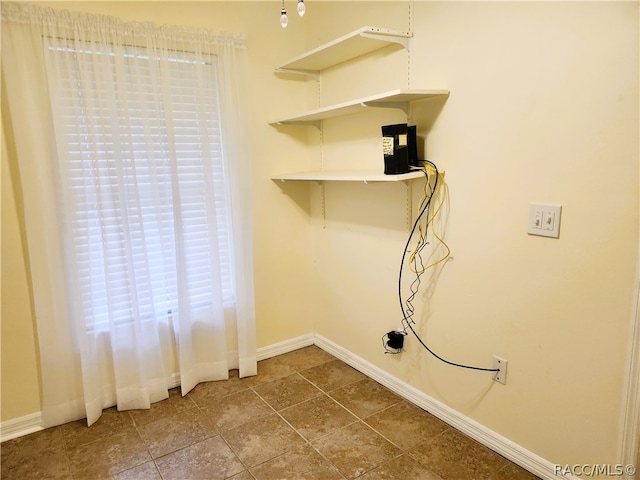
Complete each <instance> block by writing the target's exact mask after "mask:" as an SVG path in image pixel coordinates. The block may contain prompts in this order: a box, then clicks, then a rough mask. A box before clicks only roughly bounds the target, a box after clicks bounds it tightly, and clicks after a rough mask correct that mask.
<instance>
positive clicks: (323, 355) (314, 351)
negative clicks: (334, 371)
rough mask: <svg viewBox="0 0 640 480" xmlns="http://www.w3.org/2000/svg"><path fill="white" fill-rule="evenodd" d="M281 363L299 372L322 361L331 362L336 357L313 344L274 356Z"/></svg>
mask: <svg viewBox="0 0 640 480" xmlns="http://www.w3.org/2000/svg"><path fill="white" fill-rule="evenodd" d="M274 358H275V359H276V361H277V362H278V363H280V364H282V365H287V366H289V367H290V368H293V369H294V370H295V371H297V372H300V371H302V370H307V369H309V368H311V367H316V366H318V365H321V364H323V363H327V362H332V361H333V360H335V359H336V358H335V357H334V356H333V355H331V354H330V353H327V352H325V351H324V350H322V349H321V348H318V347H316V346H315V345H312V346H309V347H304V348H300V349H298V350H294V351H293V352H289V353H285V354H283V355H279V356H277V357H274Z"/></svg>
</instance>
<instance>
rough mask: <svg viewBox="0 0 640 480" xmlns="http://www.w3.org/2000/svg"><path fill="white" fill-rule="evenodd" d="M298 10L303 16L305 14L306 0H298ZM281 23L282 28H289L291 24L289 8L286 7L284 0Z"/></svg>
mask: <svg viewBox="0 0 640 480" xmlns="http://www.w3.org/2000/svg"><path fill="white" fill-rule="evenodd" d="M296 10H297V11H298V15H300V16H301V17H302V16H303V15H304V14H305V12H306V11H307V7H306V5H305V4H304V0H298V6H297V7H296ZM280 25H282V28H287V25H289V17H288V16H287V9H286V8H284V0H282V10H280Z"/></svg>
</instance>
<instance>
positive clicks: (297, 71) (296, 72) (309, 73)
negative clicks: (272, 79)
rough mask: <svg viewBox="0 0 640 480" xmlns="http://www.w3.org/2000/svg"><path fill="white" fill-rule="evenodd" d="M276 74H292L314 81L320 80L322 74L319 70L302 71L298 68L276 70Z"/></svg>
mask: <svg viewBox="0 0 640 480" xmlns="http://www.w3.org/2000/svg"><path fill="white" fill-rule="evenodd" d="M275 71H276V73H290V74H294V75H305V76H307V77H311V78H313V79H314V80H316V81H317V80H320V72H319V71H318V70H300V69H297V68H276V70H275Z"/></svg>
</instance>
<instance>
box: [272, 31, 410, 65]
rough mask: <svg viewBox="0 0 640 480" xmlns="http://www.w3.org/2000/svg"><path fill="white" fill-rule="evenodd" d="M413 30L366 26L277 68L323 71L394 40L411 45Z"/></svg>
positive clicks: (405, 46) (404, 45) (404, 44)
mask: <svg viewBox="0 0 640 480" xmlns="http://www.w3.org/2000/svg"><path fill="white" fill-rule="evenodd" d="M409 37H411V34H410V33H407V32H400V31H397V30H389V29H385V28H377V27H369V26H366V27H362V28H359V29H358V30H355V31H353V32H350V33H348V34H346V35H343V36H342V37H340V38H337V39H335V40H333V41H331V42H329V43H325V44H324V45H321V46H319V47H318V48H314V49H313V50H310V51H308V52H306V53H303V54H302V55H299V56H297V57H294V58H292V59H290V60H288V61H287V62H285V63H284V64H282V65H281V66H280V67H278V68H277V71H294V72H295V71H299V72H319V71H320V70H323V69H325V68H328V67H331V66H333V65H338V64H339V63H342V62H346V61H347V60H351V59H353V58H356V57H359V56H361V55H364V54H366V53H370V52H373V51H375V50H378V49H380V48H383V47H386V46H388V45H390V44H393V43H398V44H400V45H402V46H403V47H404V48H407V42H408V38H409Z"/></svg>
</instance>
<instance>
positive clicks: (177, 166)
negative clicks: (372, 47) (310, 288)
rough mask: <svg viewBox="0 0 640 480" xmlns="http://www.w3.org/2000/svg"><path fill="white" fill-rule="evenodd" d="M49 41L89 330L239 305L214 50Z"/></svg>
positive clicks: (70, 224)
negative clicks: (158, 50)
mask: <svg viewBox="0 0 640 480" xmlns="http://www.w3.org/2000/svg"><path fill="white" fill-rule="evenodd" d="M45 43H46V45H47V52H48V55H51V56H54V55H55V56H58V58H56V61H57V62H58V68H57V69H56V71H57V72H58V75H59V78H57V79H56V84H57V86H58V91H56V92H55V93H54V94H55V95H56V96H57V102H56V103H55V105H54V109H55V108H58V109H59V110H60V112H58V115H57V118H58V119H62V122H63V125H58V126H57V128H58V129H61V130H60V131H62V132H63V135H62V136H61V135H58V139H60V138H63V143H64V145H63V146H60V145H59V146H58V148H59V150H60V148H61V147H62V150H63V151H64V156H65V158H61V159H60V173H61V178H62V179H63V182H62V183H63V185H62V189H63V192H64V193H63V195H64V198H65V211H66V213H67V222H68V226H67V232H68V234H69V236H70V237H71V238H70V239H68V240H69V242H70V245H71V246H72V248H71V251H72V252H73V257H74V258H73V262H74V263H75V269H74V270H75V271H74V273H73V274H72V276H73V277H74V282H75V283H76V288H77V290H78V291H79V292H80V296H81V304H82V306H81V308H82V315H83V317H84V319H85V323H86V326H87V328H92V329H103V328H108V326H109V325H118V324H121V323H127V322H130V321H132V320H133V321H146V320H151V319H163V318H165V319H166V318H167V317H171V316H173V317H175V316H176V315H178V314H179V313H180V312H181V311H186V310H189V311H191V312H193V311H197V310H198V309H201V308H202V309H208V308H210V306H211V304H212V303H215V302H218V303H220V302H222V303H224V304H225V305H227V304H231V303H233V302H234V287H233V285H234V281H233V277H232V271H233V270H232V264H233V263H232V262H233V252H232V247H231V245H232V243H231V241H230V239H231V232H230V229H231V221H230V203H229V189H228V181H227V178H226V172H225V168H224V162H223V153H224V152H223V147H222V137H221V128H223V125H222V123H221V118H220V114H219V110H220V109H219V97H218V95H219V92H218V86H217V85H218V82H217V71H216V70H217V67H216V57H215V56H203V55H202V54H199V55H195V54H192V53H189V52H181V51H172V54H171V56H169V57H166V56H165V57H164V58H161V57H160V56H159V55H156V54H154V53H153V52H152V51H151V50H150V49H141V48H134V47H122V46H114V47H113V49H109V50H105V47H104V44H103V45H101V47H99V48H97V47H95V45H93V44H91V43H88V42H83V43H80V42H77V41H76V42H73V43H72V42H70V41H68V40H64V39H52V38H47V39H45ZM89 65H90V67H91V68H87V66H89ZM60 66H62V67H63V68H60ZM220 292H222V293H220Z"/></svg>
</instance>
